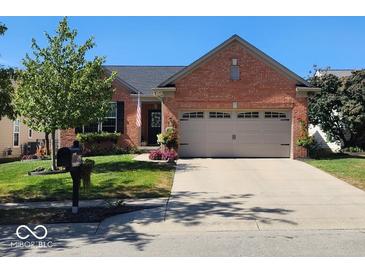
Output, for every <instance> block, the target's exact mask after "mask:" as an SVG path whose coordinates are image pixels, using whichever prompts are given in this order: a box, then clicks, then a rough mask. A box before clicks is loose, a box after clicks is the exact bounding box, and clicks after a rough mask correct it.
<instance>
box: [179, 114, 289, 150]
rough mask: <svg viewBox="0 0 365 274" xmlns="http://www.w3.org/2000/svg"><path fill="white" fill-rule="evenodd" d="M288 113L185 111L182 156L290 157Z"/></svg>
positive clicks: (181, 123)
mask: <svg viewBox="0 0 365 274" xmlns="http://www.w3.org/2000/svg"><path fill="white" fill-rule="evenodd" d="M290 120H291V119H290V112H289V111H269V110H268V111H183V112H181V113H180V147H179V153H180V156H181V157H290V144H291V141H290V140H291V121H290Z"/></svg>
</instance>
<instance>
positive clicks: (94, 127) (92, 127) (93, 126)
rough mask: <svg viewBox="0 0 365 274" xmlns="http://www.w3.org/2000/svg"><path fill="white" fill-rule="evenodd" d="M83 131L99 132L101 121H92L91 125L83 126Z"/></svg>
mask: <svg viewBox="0 0 365 274" xmlns="http://www.w3.org/2000/svg"><path fill="white" fill-rule="evenodd" d="M81 132H84V133H91V132H99V123H98V122H95V123H91V124H89V125H86V126H83V128H82V129H81Z"/></svg>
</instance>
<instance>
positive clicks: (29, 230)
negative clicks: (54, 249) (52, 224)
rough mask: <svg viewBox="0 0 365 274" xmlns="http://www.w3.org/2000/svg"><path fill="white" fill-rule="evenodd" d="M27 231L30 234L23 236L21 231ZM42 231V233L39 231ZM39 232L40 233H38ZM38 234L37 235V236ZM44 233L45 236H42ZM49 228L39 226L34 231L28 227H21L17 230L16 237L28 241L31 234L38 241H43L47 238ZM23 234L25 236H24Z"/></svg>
mask: <svg viewBox="0 0 365 274" xmlns="http://www.w3.org/2000/svg"><path fill="white" fill-rule="evenodd" d="M23 230H26V231H28V233H26V234H23V233H21V231H23ZM39 230H40V231H39ZM38 231H39V232H38ZM36 233H37V234H36ZM42 233H43V235H42ZM47 233H48V231H47V228H46V227H45V226H44V225H37V226H36V227H35V228H34V230H33V231H32V230H31V229H30V228H29V227H28V226H26V225H20V226H18V228H17V229H16V235H17V236H18V238H19V239H21V240H26V239H28V238H29V236H30V234H31V235H33V236H34V237H35V238H36V239H38V240H42V239H44V238H46V237H47ZM22 234H23V235H22Z"/></svg>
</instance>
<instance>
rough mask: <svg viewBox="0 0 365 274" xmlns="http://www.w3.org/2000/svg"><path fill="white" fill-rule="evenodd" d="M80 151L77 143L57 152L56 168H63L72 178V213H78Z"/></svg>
mask: <svg viewBox="0 0 365 274" xmlns="http://www.w3.org/2000/svg"><path fill="white" fill-rule="evenodd" d="M81 165H82V157H81V149H80V146H79V143H78V141H74V144H73V146H72V147H63V148H60V149H59V150H58V151H57V166H58V167H64V168H65V169H66V170H67V171H69V172H70V174H71V178H72V213H77V212H78V207H79V196H80V195H79V190H80V181H81V168H82V167H81Z"/></svg>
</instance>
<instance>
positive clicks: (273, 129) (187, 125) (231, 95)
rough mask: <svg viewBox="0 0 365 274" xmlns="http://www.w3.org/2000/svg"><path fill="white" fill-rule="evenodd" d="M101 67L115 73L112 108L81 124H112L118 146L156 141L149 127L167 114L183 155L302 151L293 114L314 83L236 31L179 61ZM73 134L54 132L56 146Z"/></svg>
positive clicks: (161, 123)
mask: <svg viewBox="0 0 365 274" xmlns="http://www.w3.org/2000/svg"><path fill="white" fill-rule="evenodd" d="M105 70H106V72H107V73H110V72H111V71H116V72H117V73H118V76H117V79H116V80H115V83H114V87H115V94H114V96H113V103H112V106H113V107H112V110H111V113H110V115H109V116H108V117H107V118H106V119H105V121H104V122H102V123H98V124H95V125H88V126H85V127H82V129H81V130H82V131H83V132H89V131H97V130H99V131H100V130H102V131H117V132H121V133H122V137H121V140H120V143H121V144H122V145H124V146H140V145H141V144H147V145H155V144H156V134H157V133H159V132H161V131H163V130H164V128H165V127H167V125H168V121H169V120H173V121H174V122H175V123H176V125H177V128H178V132H179V154H180V156H182V157H291V158H298V157H305V156H306V151H305V149H303V148H301V147H298V146H297V145H296V140H297V139H298V138H299V137H300V135H301V134H302V129H301V126H300V121H305V122H306V121H307V96H308V93H311V92H316V91H318V89H317V88H313V87H310V85H309V84H308V83H307V82H306V81H305V80H304V79H302V78H301V77H299V76H298V75H296V74H295V73H293V72H291V71H290V70H288V69H287V68H285V67H284V66H282V65H281V64H279V63H278V62H276V61H275V60H273V59H272V58H271V57H269V56H267V55H266V54H265V53H263V52H261V51H260V50H258V49H257V48H255V47H254V46H252V45H251V44H249V43H248V42H247V41H245V40H243V39H242V38H241V37H239V36H237V35H234V36H232V37H231V38H229V39H228V40H226V41H225V42H223V43H222V44H220V45H219V46H217V47H216V48H214V49H213V50H211V51H210V52H208V53H207V54H206V55H204V56H202V57H201V58H199V59H198V60H197V61H195V62H193V63H192V64H190V65H188V66H186V67H178V66H176V67H174V66H105ZM138 93H140V96H141V105H142V107H141V108H142V126H141V128H138V127H137V126H136V111H137V96H138V95H137V94H138ZM79 130H80V129H79ZM74 138H75V129H69V130H65V131H63V132H61V146H65V145H69V144H70V143H71V142H72V140H73V139H74Z"/></svg>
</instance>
